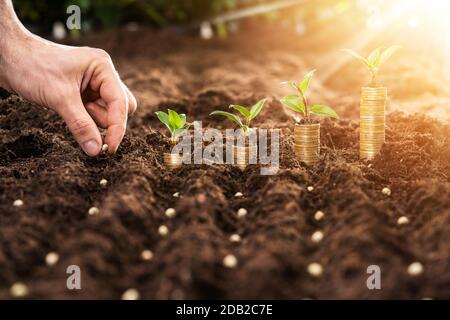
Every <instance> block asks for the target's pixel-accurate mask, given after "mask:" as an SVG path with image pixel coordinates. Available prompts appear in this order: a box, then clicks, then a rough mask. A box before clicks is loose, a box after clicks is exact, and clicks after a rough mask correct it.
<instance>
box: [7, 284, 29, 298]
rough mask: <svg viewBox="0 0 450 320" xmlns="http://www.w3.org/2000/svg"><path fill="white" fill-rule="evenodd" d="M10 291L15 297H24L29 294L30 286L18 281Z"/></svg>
mask: <svg viewBox="0 0 450 320" xmlns="http://www.w3.org/2000/svg"><path fill="white" fill-rule="evenodd" d="M9 292H10V293H11V295H12V296H13V297H14V298H23V297H25V296H27V295H28V287H27V285H26V284H24V283H22V282H16V283H14V284H13V285H12V286H11V288H10V289H9Z"/></svg>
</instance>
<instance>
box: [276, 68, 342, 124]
mask: <svg viewBox="0 0 450 320" xmlns="http://www.w3.org/2000/svg"><path fill="white" fill-rule="evenodd" d="M315 72H316V70H312V71H310V72H308V73H307V74H306V75H305V77H304V78H303V80H302V81H300V82H299V83H297V82H295V81H285V82H282V84H287V85H290V86H291V87H292V88H293V89H295V90H296V91H297V92H298V94H294V95H288V96H285V97H284V98H282V99H281V100H280V101H281V103H282V104H283V105H284V106H286V107H287V108H289V109H291V110H292V111H295V112H297V113H300V114H302V115H303V118H304V121H305V122H306V123H311V122H312V120H311V115H317V116H322V117H331V118H336V119H339V117H338V115H337V113H336V112H335V111H334V110H333V109H331V108H330V107H328V106H326V105H323V104H315V105H312V106H310V105H309V104H308V98H307V93H308V89H309V86H310V84H311V80H312V78H313V76H314V73H315Z"/></svg>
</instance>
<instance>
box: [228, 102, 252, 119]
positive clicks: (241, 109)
mask: <svg viewBox="0 0 450 320" xmlns="http://www.w3.org/2000/svg"><path fill="white" fill-rule="evenodd" d="M230 108H232V109H234V110H237V111H239V112H240V113H241V114H242V115H243V116H244V117H245V118H246V119H247V118H249V117H250V111H248V110H247V108H246V107H244V106H240V105H236V104H232V105H230Z"/></svg>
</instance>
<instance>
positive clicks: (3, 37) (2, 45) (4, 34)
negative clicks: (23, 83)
mask: <svg viewBox="0 0 450 320" xmlns="http://www.w3.org/2000/svg"><path fill="white" fill-rule="evenodd" d="M32 38H33V35H32V34H31V33H30V32H28V31H27V30H26V29H25V27H24V26H23V25H22V23H21V22H20V21H19V19H18V18H17V16H16V14H15V12H14V8H13V5H12V2H11V0H0V87H3V88H5V89H8V90H10V89H11V88H10V87H9V83H8V72H9V69H10V66H11V65H13V64H14V63H15V62H16V61H14V60H15V58H16V57H15V51H16V50H17V49H18V47H21V46H25V45H26V43H27V41H30V40H31V39H32Z"/></svg>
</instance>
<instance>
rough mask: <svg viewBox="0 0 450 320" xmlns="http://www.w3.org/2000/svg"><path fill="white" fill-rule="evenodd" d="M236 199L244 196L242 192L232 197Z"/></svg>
mask: <svg viewBox="0 0 450 320" xmlns="http://www.w3.org/2000/svg"><path fill="white" fill-rule="evenodd" d="M234 196H235V197H236V198H241V197H243V196H244V195H243V194H242V192H236V194H235V195H234Z"/></svg>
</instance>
